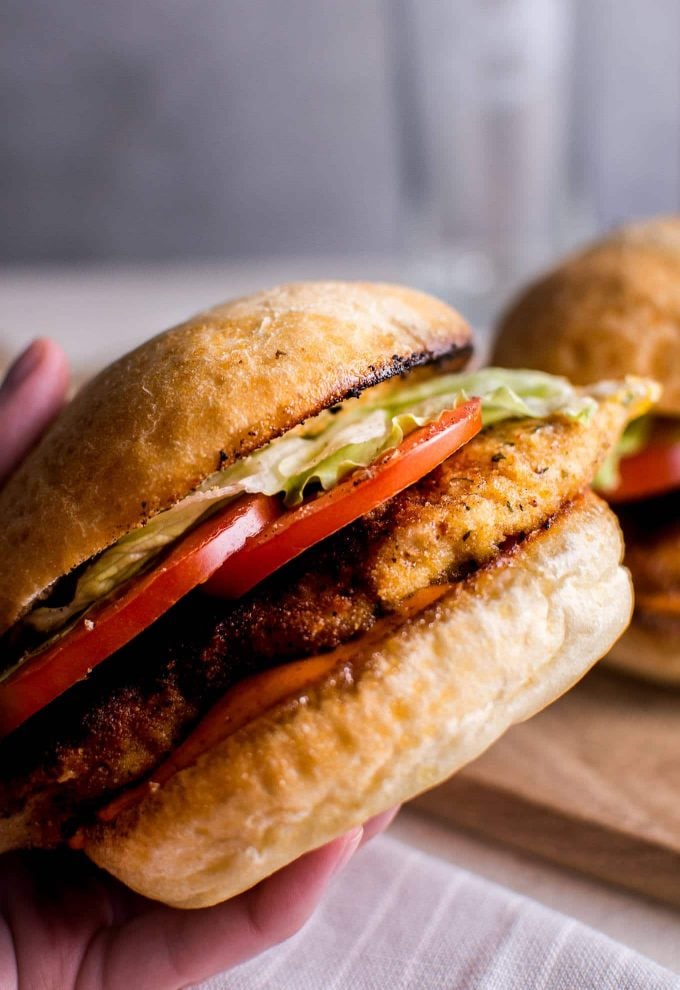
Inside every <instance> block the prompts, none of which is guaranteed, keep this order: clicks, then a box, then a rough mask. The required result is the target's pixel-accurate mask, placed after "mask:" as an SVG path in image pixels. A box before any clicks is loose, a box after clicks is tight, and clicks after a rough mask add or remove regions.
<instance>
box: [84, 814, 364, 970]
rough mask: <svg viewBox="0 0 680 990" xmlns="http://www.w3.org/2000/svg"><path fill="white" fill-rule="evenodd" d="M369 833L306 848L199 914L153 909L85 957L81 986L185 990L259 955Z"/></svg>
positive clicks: (295, 924)
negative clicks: (291, 860)
mask: <svg viewBox="0 0 680 990" xmlns="http://www.w3.org/2000/svg"><path fill="white" fill-rule="evenodd" d="M362 832H363V830H362V829H361V828H358V829H354V830H353V831H352V832H349V833H348V834H347V835H345V836H342V837H341V838H339V839H336V840H335V841H334V842H331V843H329V844H328V845H326V846H323V847H322V848H321V849H316V850H314V851H313V852H310V853H307V855H305V856H302V857H301V858H300V859H298V860H296V861H295V862H294V863H291V864H290V865H289V866H287V867H286V868H285V869H283V870H280V871H279V872H278V873H275V874H274V875H273V876H271V877H269V878H268V879H267V880H264V881H263V882H262V883H260V884H258V885H257V886H256V887H253V888H252V890H249V891H246V892H245V893H244V894H241V895H240V896H239V897H235V898H234V899H233V900H230V901H226V902H225V903H224V904H219V905H216V906H215V907H212V908H205V909H203V910H199V911H177V910H173V909H172V908H165V907H154V908H152V909H150V910H149V911H147V912H146V913H145V914H144V915H140V916H139V917H137V918H134V919H133V920H132V921H129V922H127V924H125V925H122V926H121V927H119V928H118V929H109V930H107V931H104V932H102V933H101V934H100V935H99V937H98V938H97V939H96V940H94V941H93V942H92V943H91V945H90V947H89V949H88V952H87V954H86V956H85V958H84V960H83V963H82V966H81V970H80V973H79V978H80V982H79V984H78V985H79V986H80V985H81V984H82V986H96V987H100V988H102V990H121V988H125V987H131V986H134V987H135V990H179V988H180V987H184V986H186V985H187V984H192V983H197V982H199V981H200V980H204V979H206V978H207V977H209V976H211V975H213V974H214V973H217V972H221V971H223V970H225V969H230V968H231V967H232V966H237V965H238V964H239V963H242V962H245V961H246V960H247V959H251V958H252V957H253V956H256V955H259V954H260V953H261V952H264V951H265V949H268V948H270V947H271V946H273V945H276V944H277V943H279V942H282V941H283V940H284V939H286V938H289V937H290V936H291V935H293V934H294V933H295V932H297V931H298V930H299V929H300V928H301V927H302V925H303V924H304V923H305V922H306V921H307V919H308V918H309V916H310V915H311V913H312V912H313V910H314V909H315V907H316V906H317V904H318V903H319V901H320V900H321V897H322V896H323V893H324V891H325V890H326V888H327V886H328V883H329V881H330V879H331V877H332V876H333V874H334V873H337V872H338V870H340V869H341V868H342V867H343V866H344V865H345V864H346V863H347V862H348V860H349V859H350V858H351V856H352V854H353V853H354V852H355V851H356V849H357V848H358V846H359V843H360V842H361V837H362Z"/></svg>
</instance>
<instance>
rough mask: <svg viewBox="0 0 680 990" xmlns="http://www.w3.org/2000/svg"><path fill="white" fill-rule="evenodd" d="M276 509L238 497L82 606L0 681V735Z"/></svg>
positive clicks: (257, 498)
mask: <svg viewBox="0 0 680 990" xmlns="http://www.w3.org/2000/svg"><path fill="white" fill-rule="evenodd" d="M280 511H281V509H280V505H279V502H278V501H277V500H276V499H274V498H270V497H268V496H266V495H247V496H245V497H243V498H240V499H239V500H238V502H235V503H233V504H231V505H229V506H227V508H225V509H224V510H223V511H222V512H219V513H217V514H216V515H214V516H211V517H210V518H209V519H207V520H205V522H203V523H201V524H200V525H198V526H197V527H196V528H195V529H193V530H191V532H190V533H188V534H187V536H185V537H184V538H183V539H181V540H180V542H179V543H178V544H177V545H176V546H175V547H174V548H173V549H172V550H171V551H170V553H169V554H168V556H167V557H165V558H164V559H163V560H162V561H161V563H160V564H158V566H157V567H155V568H154V569H153V570H152V571H149V573H147V574H141V575H140V576H139V577H137V578H133V579H132V581H130V582H128V583H127V584H126V585H124V586H123V588H122V590H121V593H120V594H119V595H117V596H116V597H114V598H113V599H107V600H106V601H103V602H101V604H99V605H94V606H93V607H92V608H90V609H88V611H87V612H86V613H84V615H83V616H82V617H81V618H80V619H79V620H78V622H77V623H76V625H75V626H73V627H72V628H71V629H70V630H69V631H68V632H66V633H65V634H64V635H63V636H62V637H61V638H59V639H57V640H56V641H55V642H54V643H52V644H50V645H49V646H47V647H46V648H45V649H44V650H42V651H40V652H39V653H36V654H35V656H33V657H30V658H29V659H28V660H26V661H25V662H24V663H23V664H21V665H20V666H19V667H17V668H16V669H15V670H14V671H13V672H12V673H11V674H9V676H8V677H6V678H5V680H3V681H2V682H0V737H2V736H5V735H7V734H8V733H10V732H11V731H13V730H14V729H16V728H17V727H18V726H19V725H21V723H22V722H25V721H26V719H27V718H29V717H30V716H31V715H33V714H35V712H37V711H39V710H40V709H41V708H43V707H44V706H45V705H47V704H49V702H51V701H53V700H54V699H55V698H57V697H59V695H60V694H62V693H63V692H64V691H66V690H67V689H68V688H70V687H71V686H72V685H73V684H75V683H76V681H79V680H81V679H82V678H84V677H86V676H87V674H88V673H89V672H90V670H91V669H92V668H93V667H94V666H96V665H97V664H98V663H100V662H101V661H102V660H105V659H106V657H108V656H110V655H111V654H112V653H115V651H116V650H118V649H120V648H121V647H122V646H124V645H125V644H126V643H128V642H129V641H130V640H131V639H133V638H134V637H135V636H137V635H138V634H139V633H140V632H141V631H142V630H143V629H146V627H147V626H149V625H151V623H152V622H155V621H156V619H158V618H159V617H160V616H161V615H163V613H164V612H167V610H168V609H169V608H170V607H171V606H172V605H174V604H175V602H177V601H179V599H180V598H182V597H184V595H186V594H188V593H189V592H190V591H191V590H192V589H193V588H195V587H196V585H198V584H200V583H201V582H203V581H205V580H206V579H207V578H208V577H209V576H210V575H211V574H212V573H213V571H215V570H216V568H218V567H219V566H220V565H221V564H223V563H224V561H225V560H226V559H227V558H228V557H230V556H233V555H234V554H236V553H238V552H239V550H241V548H242V547H243V545H244V544H245V542H246V541H247V540H248V538H249V537H251V536H253V535H254V534H255V533H258V532H259V531H260V530H262V529H264V528H265V527H266V526H267V525H269V524H270V523H271V522H272V521H273V520H274V519H275V518H276V517H277V516H278V515H279V513H280Z"/></svg>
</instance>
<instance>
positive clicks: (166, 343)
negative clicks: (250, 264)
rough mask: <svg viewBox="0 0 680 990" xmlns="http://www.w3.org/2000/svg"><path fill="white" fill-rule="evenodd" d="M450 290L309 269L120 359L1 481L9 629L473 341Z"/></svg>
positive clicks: (1, 626)
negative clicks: (323, 419)
mask: <svg viewBox="0 0 680 990" xmlns="http://www.w3.org/2000/svg"><path fill="white" fill-rule="evenodd" d="M469 339H470V334H469V328H468V327H467V325H466V323H465V322H464V320H463V319H462V318H461V317H460V316H459V315H458V314H457V313H456V312H455V311H454V310H452V309H450V308H449V307H448V306H446V305H445V304H444V303H441V302H439V301H438V300H436V299H433V298H432V297H430V296H426V295H424V294H423V293H420V292H416V291H414V290H411V289H406V288H403V287H401V286H394V285H383V284H371V283H343V282H306V283H298V284H291V285H283V286H279V287H278V288H275V289H272V290H270V291H269V292H261V293H259V294H257V295H255V296H250V297H247V298H243V299H237V300H234V301H232V302H229V303H226V304H224V305H222V306H218V307H216V308H215V309H212V310H209V311H208V312H205V313H201V314H199V315H198V316H195V317H194V318H193V319H191V320H189V321H188V322H186V323H184V324H182V325H181V326H179V327H176V328H174V329H173V330H169V331H168V332H166V333H164V334H161V335H160V336H158V337H155V338H154V339H153V340H151V341H149V342H147V343H146V344H144V345H142V346H141V347H139V348H138V349H137V350H135V351H133V352H131V353H130V354H128V355H126V356H125V357H123V358H121V359H120V360H119V361H116V362H115V363H114V364H112V365H111V366H110V367H109V368H107V369H105V370H104V371H103V372H102V373H101V374H100V375H98V376H97V377H96V378H95V379H94V380H93V381H92V382H90V383H89V385H87V386H86V387H85V388H84V389H83V390H82V391H81V392H80V393H79V394H78V395H77V396H76V398H75V399H74V401H73V402H72V403H71V404H70V405H69V406H68V408H67V409H66V410H65V411H64V413H63V414H62V415H61V417H60V418H59V419H58V420H57V422H56V423H55V424H54V426H53V427H52V429H51V430H50V431H49V432H48V434H47V435H46V436H45V438H44V439H43V441H42V442H41V443H40V445H39V446H38V447H37V448H36V449H35V450H34V451H33V453H32V454H31V455H30V456H29V457H28V459H27V460H26V462H25V463H24V464H23V465H22V467H21V468H20V469H19V470H18V471H17V472H16V474H15V475H14V476H13V477H12V478H11V479H10V481H9V483H8V485H7V486H6V487H5V488H4V489H3V490H2V492H0V518H1V519H2V521H3V525H2V528H1V529H0V560H2V569H1V570H0V633H1V632H2V631H4V630H5V629H7V628H8V627H9V626H10V625H11V624H12V623H13V622H15V621H16V619H17V618H18V617H19V616H20V615H21V614H22V612H23V611H25V610H26V609H27V607H28V606H29V605H30V604H31V602H32V601H33V600H34V599H35V598H36V597H37V596H39V595H40V594H42V593H43V592H44V590H45V589H46V588H48V587H49V586H50V585H51V584H52V583H53V582H54V581H55V580H56V579H57V578H59V577H60V576H61V575H63V574H66V573H68V572H69V571H70V570H71V569H72V568H74V567H76V566H77V565H78V564H79V563H81V562H82V561H84V560H87V559H88V558H90V557H92V556H93V555H94V554H96V553H98V552H99V551H101V550H102V549H104V548H105V547H107V546H109V545H110V544H111V543H113V542H115V541H116V540H117V539H119V538H120V537H121V536H123V535H124V534H125V533H126V532H128V531H129V530H131V529H133V528H135V527H136V526H139V525H141V524H142V523H143V522H144V520H145V519H146V518H148V517H150V516H153V515H154V514H156V513H157V512H158V511H160V510H162V509H164V508H166V507H168V506H169V505H172V504H173V503H174V502H176V501H177V500H178V499H179V498H181V497H183V496H184V495H185V494H187V492H188V491H190V490H191V489H192V488H194V487H195V486H196V485H197V484H199V483H200V482H201V481H202V480H203V479H204V478H205V477H207V476H208V475H209V474H211V473H212V472H214V471H215V470H217V468H218V467H219V466H220V464H221V463H223V462H225V461H226V462H230V461H233V460H234V459H236V458H238V457H240V456H243V455H245V454H247V453H249V452H250V451H252V450H254V449H256V448H258V447H260V446H262V445H263V444H264V443H266V442H267V441H268V440H270V439H272V438H273V437H275V436H277V435H278V434H280V433H282V432H284V431H286V430H288V429H290V428H292V427H293V426H295V425H296V424H297V423H299V422H300V421H301V420H304V419H305V418H306V417H308V416H310V415H312V414H314V413H316V412H318V411H319V410H320V409H322V408H324V407H325V406H328V405H331V404H332V403H334V402H337V401H338V400H340V399H342V398H344V397H345V396H346V395H348V394H350V393H352V392H354V391H356V390H357V389H362V388H365V387H366V386H368V385H371V384H373V383H374V382H377V381H380V380H381V379H383V378H387V377H389V376H391V375H394V374H395V373H398V372H400V371H402V370H405V369H407V368H409V367H412V366H415V365H418V364H422V363H424V362H427V361H432V360H435V359H438V358H442V357H444V356H446V355H450V354H455V353H458V354H459V355H460V356H461V358H463V357H464V356H466V355H467V351H468V348H469Z"/></svg>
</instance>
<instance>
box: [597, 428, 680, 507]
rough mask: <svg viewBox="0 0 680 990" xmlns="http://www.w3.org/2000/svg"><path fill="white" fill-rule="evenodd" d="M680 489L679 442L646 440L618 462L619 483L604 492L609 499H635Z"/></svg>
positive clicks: (632, 500) (613, 500)
mask: <svg viewBox="0 0 680 990" xmlns="http://www.w3.org/2000/svg"><path fill="white" fill-rule="evenodd" d="M676 488H680V443H669V444H664V443H654V442H652V443H650V444H649V445H648V446H647V447H644V448H643V449H642V450H641V451H640V452H639V453H637V454H633V456H632V457H624V458H623V460H622V461H621V463H620V465H619V483H618V485H617V486H616V488H614V489H613V490H611V491H608V492H605V493H604V495H605V497H606V498H607V500H608V501H610V502H636V501H639V500H640V499H643V498H651V497H652V496H653V495H662V494H663V493H664V492H671V491H673V490H674V489H676Z"/></svg>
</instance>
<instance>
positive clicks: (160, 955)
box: [0, 340, 396, 990]
mask: <svg viewBox="0 0 680 990" xmlns="http://www.w3.org/2000/svg"><path fill="white" fill-rule="evenodd" d="M67 388H68V370H67V366H66V359H65V357H64V355H63V353H62V352H61V350H60V349H59V348H58V347H57V345H56V344H54V343H53V342H52V341H50V340H38V341H35V342H34V343H33V344H32V345H31V347H29V348H28V350H27V351H25V352H24V353H23V354H22V355H21V357H20V358H19V359H18V360H17V361H16V362H15V364H14V365H13V366H12V368H10V370H9V372H8V374H7V376H6V378H5V381H4V383H3V384H2V387H1V388H0V436H2V437H3V446H2V448H1V449H0V484H1V483H2V482H3V481H4V480H5V479H6V478H7V476H8V475H9V474H10V473H11V471H12V470H13V469H14V468H15V467H16V466H17V464H18V463H19V462H20V460H21V458H22V457H23V456H24V454H25V453H26V452H27V450H29V449H30V447H32V446H33V444H34V443H35V442H36V441H37V440H38V439H39V437H40V435H41V434H42V432H43V431H44V430H45V429H46V428H47V426H48V425H49V423H50V422H51V420H52V419H53V418H54V417H55V416H56V414H57V413H58V411H59V409H60V408H61V406H62V405H63V402H64V400H65V396H66V391H67ZM395 813H396V811H390V812H385V813H384V814H382V815H378V816H377V817H376V818H373V819H372V820H371V821H369V822H367V823H366V825H364V827H363V828H358V829H354V830H353V831H351V832H349V833H347V834H346V835H344V836H342V837H341V838H338V839H336V840H335V841H333V842H331V843H329V844H328V845H326V846H323V847H322V848H321V849H316V850H314V851H313V852H310V853H307V855H305V856H303V857H301V858H300V859H298V860H297V861H296V862H294V863H291V864H290V865H289V866H287V867H286V868H285V869H283V870H280V871H279V872H278V873H276V874H274V875H273V876H271V877H269V878H268V879H267V880H264V881H263V882H262V883H260V884H258V885H257V886H256V887H254V888H253V889H252V890H249V891H246V892H245V893H244V894H241V895H240V896H239V897H236V898H233V899H232V900H230V901H226V902H225V903H224V904H218V905H216V906H215V907H211V908H204V909H201V910H198V911H178V910H175V909H173V908H169V907H166V906H164V905H162V904H158V903H156V902H153V901H149V900H146V899H145V898H143V897H140V896H139V895H137V894H135V893H133V892H132V891H131V890H128V889H127V888H126V887H123V886H122V884H120V883H118V881H116V880H114V879H113V878H112V877H110V876H108V875H107V874H105V873H103V872H102V871H100V870H98V869H97V868H96V867H95V866H94V865H93V864H92V863H90V862H89V861H88V860H86V859H85V858H84V857H83V856H82V855H80V854H78V853H74V852H71V851H70V850H64V851H59V852H38V851H34V852H21V853H10V854H7V855H5V856H3V857H2V858H1V859H0V863H1V866H0V870H1V872H0V986H1V987H3V988H6V990H19V988H23V987H31V988H38V987H39V988H41V990H71V988H73V990H130V988H134V990H175V988H177V990H179V988H181V987H184V986H187V985H188V984H192V983H197V982H199V981H200V980H203V979H206V978H207V977H208V976H210V975H212V974H213V973H216V972H220V971H222V970H225V969H229V968H230V967H232V966H236V965H238V964H239V963H242V962H245V961H246V960H247V959H250V958H252V957H253V956H256V955H258V954H259V953H261V952H264V950H265V949H268V948H270V947H271V946H273V945H275V944H277V943H278V942H281V941H283V940H284V939H286V938H288V937H290V936H291V935H293V934H294V933H295V932H296V931H298V930H299V929H300V928H301V927H302V925H303V924H304V923H305V921H306V920H307V918H308V917H309V916H310V915H311V913H312V912H313V910H314V909H315V907H316V906H317V905H318V903H319V901H320V900H321V898H322V896H323V894H324V891H325V890H326V888H327V886H328V884H329V882H330V880H331V878H332V877H333V875H334V874H335V873H337V872H338V871H339V870H340V869H341V868H342V867H343V866H344V865H345V864H346V863H347V862H348V861H349V859H350V858H351V856H352V855H353V853H354V852H355V851H356V850H357V849H358V848H359V846H360V845H362V844H363V843H364V842H365V841H367V840H368V839H370V838H371V837H372V836H373V835H376V834H377V833H378V832H380V831H382V830H383V829H385V828H386V827H387V826H388V825H389V823H390V821H391V820H392V818H393V817H394V814H395Z"/></svg>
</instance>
